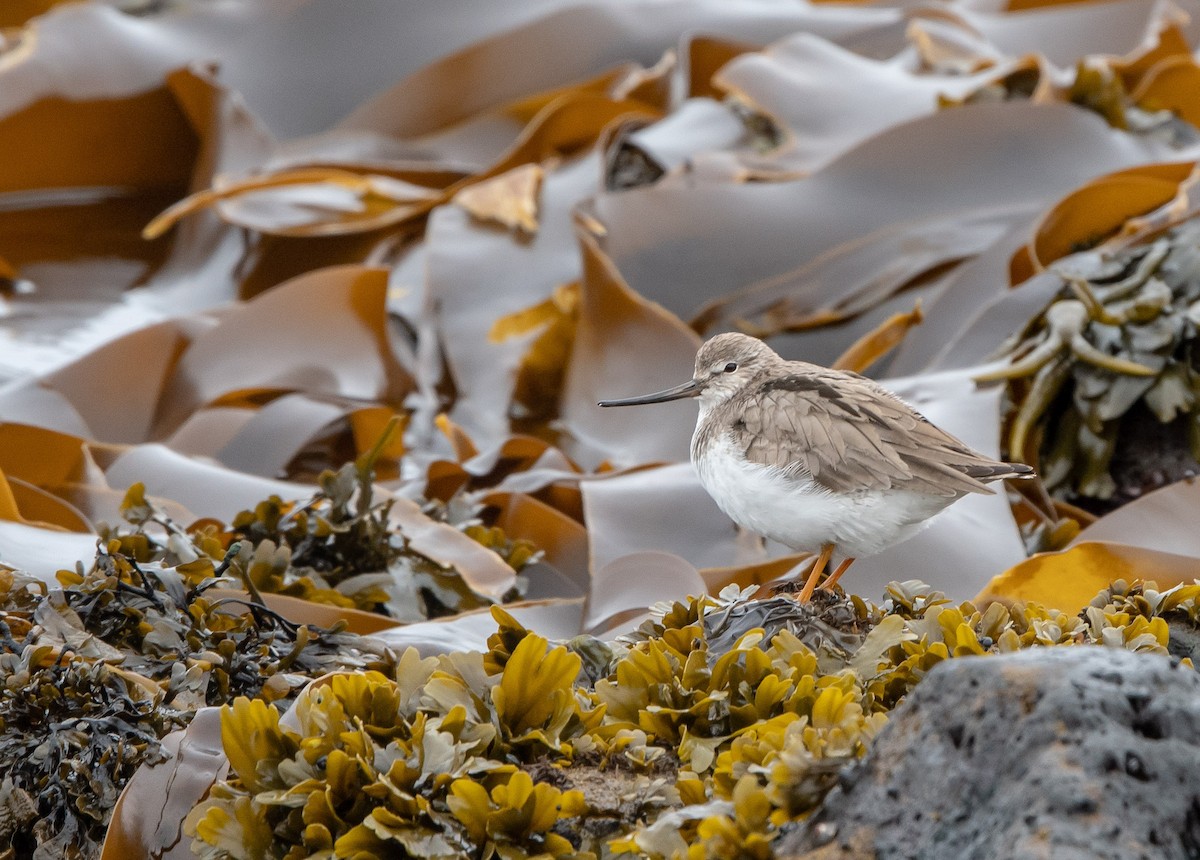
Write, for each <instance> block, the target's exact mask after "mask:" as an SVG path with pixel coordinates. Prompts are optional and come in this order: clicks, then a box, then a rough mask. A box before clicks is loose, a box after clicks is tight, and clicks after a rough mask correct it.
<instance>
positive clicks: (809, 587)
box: [796, 543, 833, 603]
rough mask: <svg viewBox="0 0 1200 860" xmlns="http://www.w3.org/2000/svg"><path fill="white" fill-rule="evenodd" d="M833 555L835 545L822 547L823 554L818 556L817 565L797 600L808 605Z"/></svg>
mask: <svg viewBox="0 0 1200 860" xmlns="http://www.w3.org/2000/svg"><path fill="white" fill-rule="evenodd" d="M831 555H833V544H831V543H827V544H825V546H823V547H821V554H820V555H819V556H817V561H816V563H815V564H814V565H813V568H812V570H810V571H809V572H808V579H806V580H805V581H804V588H803V589H801V590H800V596H799V597H797V598H796V600H797V601H799V602H800V603H808V601H809V600H810V599H811V598H812V593H813V589H814V588H816V587H817V580H818V579H820V578H821V574H822V573H824V572H825V565H827V564H829V557H830V556H831Z"/></svg>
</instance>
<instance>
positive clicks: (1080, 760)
mask: <svg viewBox="0 0 1200 860" xmlns="http://www.w3.org/2000/svg"><path fill="white" fill-rule="evenodd" d="M777 850H778V856H780V857H784V858H789V857H790V858H804V860H834V858H841V859H842V860H844V858H850V857H855V858H867V857H870V858H878V860H900V858H905V860H908V858H912V860H964V858H970V860H1013V858H1053V860H1085V858H1087V860H1109V858H1111V860H1138V858H1155V860H1158V858H1200V675H1197V673H1196V672H1195V671H1193V670H1192V669H1189V668H1187V667H1185V666H1180V665H1178V661H1172V660H1170V659H1168V658H1167V657H1161V656H1156V655H1144V654H1134V653H1131V652H1128V651H1122V650H1119V649H1114V648H1102V647H1089V646H1078V647H1058V648H1036V649H1032V650H1029V651H1025V652H1022V653H1018V654H1013V655H1008V656H998V657H967V658H959V659H955V660H949V661H946V662H945V663H943V664H941V665H939V666H937V667H936V668H935V669H934V670H933V671H932V672H931V673H930V674H929V676H928V677H927V678H926V679H925V680H923V681H922V682H921V684H920V685H919V686H918V687H917V688H916V689H915V690H914V691H913V693H912V694H911V695H910V696H909V698H908V700H907V701H905V702H904V703H903V704H902V705H901V706H900V707H898V708H897V709H896V711H895V712H894V713H893V714H892V718H891V721H890V722H889V723H888V725H887V727H886V728H885V729H884V730H883V731H882V732H881V733H880V735H879V737H878V738H877V739H876V741H875V744H874V746H873V748H872V750H871V752H870V754H869V755H868V756H867V757H866V758H865V759H864V760H863V761H862V762H860V763H858V764H857V765H855V766H854V767H853V768H852V769H850V770H849V771H847V772H846V774H845V775H844V778H843V779H842V782H841V785H840V786H839V787H837V788H835V789H834V790H833V792H831V793H830V795H829V797H828V798H827V799H826V802H825V804H824V806H823V807H822V809H821V811H820V812H819V813H818V814H817V815H815V816H814V817H813V818H812V819H810V820H809V821H808V822H806V823H805V825H803V826H802V827H800V828H798V829H797V830H796V831H794V832H792V833H788V834H785V835H784V836H782V837H781V838H780V841H779V843H778V844H777Z"/></svg>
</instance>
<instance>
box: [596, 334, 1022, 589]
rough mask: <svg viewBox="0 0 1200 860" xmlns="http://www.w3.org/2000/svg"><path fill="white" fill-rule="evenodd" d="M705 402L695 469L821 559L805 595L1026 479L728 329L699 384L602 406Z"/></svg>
mask: <svg viewBox="0 0 1200 860" xmlns="http://www.w3.org/2000/svg"><path fill="white" fill-rule="evenodd" d="M684 397H696V398H698V399H699V400H700V416H699V418H698V420H697V421H696V431H695V433H694V434H693V435H692V447H691V456H692V463H693V465H694V466H695V467H696V472H697V474H698V475H699V477H700V483H701V484H703V485H704V489H705V490H707V491H708V493H709V495H711V496H712V497H713V500H714V501H716V503H717V505H718V506H719V507H720V508H721V510H722V511H724V512H725V513H726V514H727V515H728V516H729V518H730V519H732V520H733V521H734V522H735V523H737V524H738V525H739V526H741V527H743V528H746V529H750V530H751V531H754V532H758V533H759V534H761V535H764V536H766V537H768V538H770V539H771V540H774V541H778V542H779V543H782V544H784V545H786V546H789V547H791V548H793V549H796V550H804V551H808V552H811V553H815V554H817V559H816V562H815V563H814V565H813V568H812V570H811V571H810V573H809V575H808V578H807V580H806V581H805V584H804V588H803V589H802V591H801V592H800V597H799V600H800V601H801V602H807V601H808V600H809V598H810V597H811V596H812V592H813V589H814V588H815V587H816V584H817V582H818V580H819V579H820V578H821V575H822V574H823V573H824V571H825V568H826V566H827V565H829V564H830V562H831V560H836V561H837V562H839V563H838V564H837V567H836V568H835V569H834V571H833V573H832V574H831V575H830V576H829V577H828V579H827V580H826V582H825V585H824V586H823V587H831V586H832V585H833V584H834V583H835V582H836V581H837V580H838V578H839V577H841V575H842V574H843V573H845V572H846V569H847V568H848V567H849V566H850V565H851V564H853V562H854V560H855V559H856V558H859V557H862V556H869V555H875V554H876V553H879V552H882V551H883V550H884V549H886V548H887V547H889V546H892V545H893V544H896V543H899V542H901V541H903V540H906V539H907V538H909V537H912V535H914V534H916V533H917V532H918V531H920V530H921V529H922V528H924V527H925V526H926V525H928V524H929V521H930V519H931V518H932V517H933V515H934V514H936V513H938V512H939V511H941V510H943V509H944V508H946V507H948V506H949V505H951V504H953V503H954V502H956V501H957V500H958V499H961V498H962V497H963V496H965V495H967V494H968V493H988V494H990V493H992V492H993V490H991V489H990V488H988V486H987V484H989V483H991V482H993V481H1000V480H1004V479H1006V478H1029V477H1032V476H1033V474H1034V471H1033V469H1032V468H1030V467H1029V466H1026V465H1024V464H1022V463H1002V462H999V461H997V460H993V459H992V458H990V457H986V456H984V455H983V454H980V453H979V452H978V451H973V450H971V448H969V447H968V446H967V445H965V444H964V443H963V442H961V441H959V440H958V439H956V438H954V437H953V436H951V435H950V434H949V433H947V432H946V431H944V430H941V429H939V428H937V427H935V426H934V425H933V424H931V423H930V422H929V420H928V419H926V418H925V416H923V415H921V413H919V412H917V411H916V410H915V409H913V408H912V407H911V406H909V405H908V404H907V403H905V402H904V401H903V400H901V399H900V398H899V397H897V396H896V395H894V394H892V393H891V392H890V391H888V390H887V389H885V388H883V387H882V386H880V385H878V384H877V383H875V382H873V381H872V380H870V379H867V378H866V377H863V376H860V375H859V374H857V373H850V372H847V371H843V370H830V369H829V368H826V367H820V366H819V365H815V364H808V363H807V362H803V361H785V360H783V359H782V358H780V357H779V355H777V354H776V353H775V351H774V350H772V349H771V348H770V347H769V346H767V345H766V344H765V343H763V342H762V341H760V340H758V339H757V338H753V337H749V336H747V335H744V334H721V335H717V336H716V337H714V338H712V339H711V340H709V341H707V342H706V343H705V344H704V345H703V346H701V347H700V351H699V352H698V353H697V354H696V371H695V374H694V375H693V377H692V379H690V380H688V381H687V382H685V383H683V384H682V385H677V386H675V387H674V388H668V389H667V390H666V391H659V392H656V393H654V394H646V395H643V396H640V397H629V398H626V399H622V400H604V401H601V403H600V405H601V406H636V405H641V404H646V403H663V402H665V401H668V400H678V399H680V398H684Z"/></svg>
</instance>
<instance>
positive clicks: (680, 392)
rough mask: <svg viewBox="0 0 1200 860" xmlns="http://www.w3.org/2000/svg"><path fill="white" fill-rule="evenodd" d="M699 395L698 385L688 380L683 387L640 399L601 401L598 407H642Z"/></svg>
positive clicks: (679, 386) (643, 396)
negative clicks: (647, 404)
mask: <svg viewBox="0 0 1200 860" xmlns="http://www.w3.org/2000/svg"><path fill="white" fill-rule="evenodd" d="M699 394H700V384H699V383H698V382H696V380H694V379H689V380H688V381H687V382H685V383H683V385H676V386H675V387H674V388H668V389H667V390H666V391H656V392H655V393H654V394H643V395H642V396H641V397H626V398H624V399H622V400H601V401H600V403H599V405H600V406H642V405H643V404H646V403H666V402H667V401H668V400H680V399H682V398H684V397H696V396H697V395H699Z"/></svg>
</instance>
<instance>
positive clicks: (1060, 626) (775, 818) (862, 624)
mask: <svg viewBox="0 0 1200 860" xmlns="http://www.w3.org/2000/svg"><path fill="white" fill-rule="evenodd" d="M751 594H752V592H750V591H746V592H740V591H738V590H737V589H736V587H734V588H731V589H727V590H726V591H725V592H723V593H722V595H721V596H719V597H716V598H714V597H701V598H692V599H690V600H688V601H685V602H675V603H670V604H664V605H660V606H658V607H656V609H655V614H654V616H653V617H652V619H651V620H650V621H648V622H647V623H645V624H644V625H643V626H642V627H641V628H640V629H639V630H638V631H637V632H635V633H634V634H632V635H630V636H628V637H625V638H623V639H621V640H618V641H616V642H613V643H607V644H604V645H601V644H600V643H596V642H595V640H590V639H588V638H587V637H582V638H580V639H576V640H571V641H570V642H567V643H563V644H555V643H551V642H548V641H547V640H545V639H543V638H542V637H540V636H538V635H536V634H535V633H532V632H530V631H528V630H526V629H525V628H523V627H522V626H521V625H520V624H519V623H517V622H516V621H515V620H514V619H513V618H512V617H511V616H509V615H507V614H506V613H504V611H503V610H501V609H499V608H498V607H497V608H495V609H493V615H494V616H495V618H496V619H497V621H498V623H499V629H498V631H497V632H496V634H494V635H493V636H492V637H491V639H490V640H489V650H488V651H487V652H486V653H478V652H465V653H453V654H448V655H444V656H441V657H432V658H425V659H422V658H421V657H420V656H419V655H418V654H417V652H416V651H415V650H409V651H407V652H406V653H405V654H404V655H403V656H402V657H401V659H400V660H399V661H398V662H397V664H396V668H395V671H394V673H393V674H391V675H390V676H389V675H385V674H383V673H377V672H371V673H366V674H355V675H336V676H333V677H331V678H329V679H327V680H326V681H325V682H322V683H321V684H319V685H314V686H312V687H310V688H308V689H307V690H306V691H305V692H304V693H303V694H301V696H300V698H299V700H298V701H297V702H296V705H295V706H294V709H293V711H292V713H291V714H290V715H289V717H288V718H287V719H284V720H282V721H281V719H280V715H279V713H278V711H277V710H276V708H275V707H274V706H273V705H268V704H266V703H264V702H261V701H258V702H252V701H250V700H239V701H237V702H235V703H234V704H233V705H232V706H228V707H226V708H225V709H224V711H223V715H222V721H223V722H222V726H223V738H224V742H225V748H226V751H227V752H228V755H229V759H230V764H231V766H232V772H231V774H230V776H229V778H228V779H226V780H224V781H221V782H218V783H217V785H216V786H215V787H214V789H213V790H212V792H211V793H210V795H209V796H208V798H207V799H205V800H204V801H203V802H201V803H200V804H199V805H198V806H197V807H196V808H195V809H194V810H193V811H192V813H191V814H190V815H189V817H188V822H187V832H188V833H190V834H191V835H192V836H193V837H194V840H195V842H194V845H193V850H194V851H195V852H196V853H197V854H199V856H201V857H203V858H208V860H223V858H231V857H241V856H275V857H285V858H289V860H299V858H305V857H328V856H337V857H357V858H370V857H385V856H398V855H404V856H411V857H443V856H471V857H495V856H498V857H502V858H508V859H509V860H516V858H527V857H570V858H576V857H596V856H610V855H612V854H617V853H629V854H632V855H637V856H644V857H656V858H657V857H663V858H666V857H676V856H686V857H688V858H696V860H700V858H725V857H749V858H763V860H765V858H769V857H771V856H773V850H772V843H773V841H774V839H775V838H776V836H777V835H778V834H779V833H780V832H781V830H782V829H783V828H786V827H787V826H788V825H789V823H791V822H794V821H797V820H799V819H802V818H803V817H805V816H806V815H808V814H809V813H810V812H811V811H812V810H814V809H815V808H816V807H817V806H818V805H819V804H820V803H821V802H822V800H823V798H824V796H825V794H826V793H827V792H828V790H829V789H830V788H831V787H832V785H833V784H834V783H835V782H836V780H837V777H838V773H839V772H840V770H841V769H842V768H843V767H844V766H845V765H847V764H848V763H850V762H852V761H854V760H855V759H856V758H858V757H860V756H862V755H863V754H864V753H865V752H866V750H867V749H868V747H869V744H870V742H871V739H872V738H873V737H874V736H875V735H876V733H877V732H878V731H879V730H880V729H881V728H882V726H883V725H884V724H885V723H886V721H887V715H888V712H889V711H890V710H891V709H892V708H893V707H895V705H896V704H897V703H898V702H899V701H900V700H901V699H902V698H903V697H904V696H905V695H906V694H907V693H908V691H910V690H911V689H912V688H913V686H914V685H915V684H917V683H919V681H920V680H921V678H923V677H924V675H925V674H926V673H927V672H928V671H929V670H930V669H931V668H932V667H933V666H934V665H936V664H937V663H939V662H941V661H943V660H947V659H952V658H955V657H961V656H982V655H987V654H992V653H1000V652H1008V651H1015V650H1018V649H1021V648H1028V647H1039V646H1054V645H1077V644H1078V645H1082V644H1092V645H1097V644H1103V645H1107V646H1110V647H1121V648H1127V649H1131V650H1137V651H1152V652H1158V653H1166V651H1167V649H1168V645H1169V644H1170V642H1171V628H1170V625H1169V624H1168V620H1167V618H1168V617H1170V618H1176V619H1177V620H1182V621H1185V622H1187V623H1191V620H1192V619H1193V618H1194V617H1195V616H1197V615H1200V608H1198V606H1197V603H1198V598H1200V584H1197V585H1195V586H1185V587H1178V588H1175V589H1171V590H1170V591H1165V592H1158V591H1156V590H1155V589H1154V588H1153V586H1152V585H1146V586H1143V585H1140V584H1135V585H1133V586H1129V585H1127V584H1125V583H1115V584H1114V585H1113V586H1112V588H1111V589H1109V590H1108V591H1106V592H1104V593H1102V594H1101V595H1100V596H1098V597H1097V599H1096V600H1095V601H1093V604H1092V605H1091V606H1089V607H1088V608H1087V609H1086V610H1085V611H1084V612H1081V613H1079V614H1078V615H1070V614H1067V613H1063V612H1059V611H1056V610H1051V609H1045V608H1042V607H1039V606H1035V605H1013V606H1005V605H1002V604H1000V603H993V604H991V605H990V606H988V607H986V608H985V609H980V608H978V607H976V606H974V605H973V604H971V603H960V604H953V603H951V602H950V601H949V600H947V599H946V598H945V597H944V596H943V595H942V594H940V593H939V592H937V591H934V590H932V589H930V588H929V587H928V586H925V585H924V584H922V583H919V582H905V583H893V584H892V585H891V586H890V587H889V588H888V591H887V594H886V598H885V600H884V601H883V602H882V604H880V605H874V604H871V603H869V602H866V601H863V600H861V599H859V598H846V597H844V596H836V597H834V596H825V597H824V598H823V599H822V600H821V601H818V602H816V603H815V604H814V605H811V606H801V605H799V604H795V603H794V602H792V601H789V600H787V599H785V598H775V599H768V600H765V601H754V600H751V599H750V597H751ZM773 600H780V601H781V603H779V604H773V603H772V601H773ZM785 603H788V604H790V607H791V608H790V613H789V612H785V611H784V609H783V608H782V607H783V605H784V604H785ZM760 604H771V606H770V608H769V609H767V610H765V611H763V612H759V611H756V610H755V607H756V606H758V605H760ZM764 618H765V619H768V622H769V623H768V625H767V626H766V627H764V626H755V625H756V624H758V623H760V622H762V621H763V620H764ZM768 627H769V630H768ZM812 629H818V630H820V631H821V632H820V633H818V634H817V635H816V636H811V635H809V634H808V632H807V631H809V630H812ZM715 642H717V643H721V645H720V646H719V647H718V648H714V643H715ZM726 643H728V644H727V645H726ZM585 666H586V668H585ZM245 846H252V847H253V851H252V852H251V853H250V854H247V853H246V851H247V848H246V847H245ZM256 852H257V853H256Z"/></svg>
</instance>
